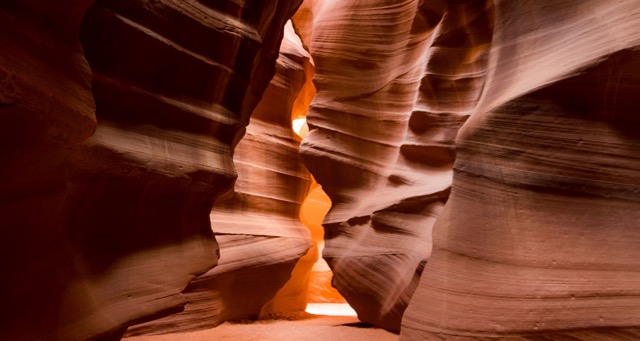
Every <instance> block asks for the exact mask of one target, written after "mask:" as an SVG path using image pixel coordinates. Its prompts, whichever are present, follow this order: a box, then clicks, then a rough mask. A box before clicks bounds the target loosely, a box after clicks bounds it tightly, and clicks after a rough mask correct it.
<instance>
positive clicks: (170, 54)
mask: <svg viewBox="0 0 640 341" xmlns="http://www.w3.org/2000/svg"><path fill="white" fill-rule="evenodd" d="M91 3H92V2H90V1H62V2H60V1H57V2H51V3H49V2H44V1H28V0H25V1H8V2H7V1H5V2H3V3H2V5H0V16H1V17H2V20H0V27H2V31H1V33H0V39H1V43H2V50H1V52H0V61H1V62H0V102H1V106H0V112H1V113H2V115H0V120H2V124H0V126H1V127H2V128H0V129H2V134H0V135H1V138H2V147H0V148H2V149H1V152H0V158H1V159H2V165H3V167H2V174H1V175H2V176H1V179H0V181H2V193H1V195H2V199H3V200H2V203H1V204H0V219H1V220H2V221H1V223H0V226H1V227H2V231H3V234H4V236H3V240H5V241H6V244H7V245H6V246H5V247H3V250H2V257H1V261H0V264H1V267H2V268H1V269H0V270H2V272H3V273H4V274H7V277H6V278H5V279H3V281H2V284H1V287H0V290H2V292H3V293H5V294H6V295H5V296H6V299H5V300H4V301H3V311H5V312H6V313H5V314H3V318H2V321H0V335H1V336H2V338H3V339H7V340H57V339H59V340H84V339H90V338H102V339H109V338H112V339H119V337H120V336H121V335H122V333H123V332H124V330H125V329H126V327H127V326H128V325H130V324H133V323H139V322H142V321H145V320H149V319H152V318H156V317H159V316H162V315H166V314H169V313H172V312H176V311H178V310H180V309H181V306H182V305H184V304H185V303H186V300H185V298H184V296H183V295H182V294H181V293H180V292H181V291H182V290H183V289H184V287H185V286H186V285H187V284H188V283H189V281H190V280H192V279H193V278H194V277H195V276H197V275H199V274H201V273H203V272H205V271H207V270H208V269H210V268H211V267H212V266H213V265H215V264H216V260H217V256H216V252H217V248H218V247H217V245H216V243H215V240H214V238H213V234H212V233H211V227H210V221H209V213H210V210H211V207H212V205H213V201H214V200H215V198H216V197H218V196H219V195H220V194H222V193H224V192H226V191H228V190H230V189H231V188H232V186H233V182H234V179H235V176H236V173H235V170H234V167H233V163H232V160H231V157H232V153H233V148H234V146H235V144H237V142H238V141H239V139H240V137H241V135H242V132H243V131H244V126H245V125H246V124H247V123H248V121H249V116H250V114H251V112H252V111H253V109H254V108H255V106H256V104H257V103H258V101H259V100H260V98H261V96H262V93H263V91H264V90H265V88H266V86H267V85H268V83H269V81H270V79H271V77H272V75H273V73H274V65H275V59H276V58H277V56H278V46H279V44H280V40H281V38H282V34H283V33H282V32H283V26H284V23H285V21H286V20H287V19H288V18H289V17H290V16H291V15H292V14H293V12H294V11H295V8H296V7H297V5H298V4H299V1H269V2H264V3H255V2H251V3H249V2H247V3H245V2H243V1H219V0H216V1H198V2H184V1H177V0H175V1H170V0H163V1H144V0H136V1H108V0H107V1H96V2H95V3H94V4H93V5H92V6H91V8H90V9H89V10H88V11H87V13H86V15H85V10H87V7H89V6H90V5H91ZM83 19H84V21H83V24H82V25H81V21H82V20H83ZM80 26H81V27H80ZM79 36H80V37H81V41H82V48H81V46H80V42H79V40H78V37H79ZM83 52H84V55H83ZM85 55H86V60H85ZM87 60H88V63H87ZM92 80H93V82H91V81H92ZM94 102H95V104H94Z"/></svg>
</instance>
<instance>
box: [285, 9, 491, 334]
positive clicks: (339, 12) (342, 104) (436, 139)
mask: <svg viewBox="0 0 640 341" xmlns="http://www.w3.org/2000/svg"><path fill="white" fill-rule="evenodd" d="M294 19H295V22H296V25H297V26H298V29H299V31H300V32H301V35H302V37H303V39H306V41H307V44H308V46H309V49H310V51H311V54H312V56H313V58H314V61H315V64H316V74H315V77H314V83H315V85H316V87H317V96H316V98H315V99H314V101H313V102H312V105H311V108H310V111H309V114H308V122H309V126H310V132H309V134H308V135H307V137H306V138H305V139H304V142H303V144H302V148H301V152H302V155H303V159H304V161H305V164H306V165H307V167H308V168H309V170H310V171H311V172H312V174H313V175H314V177H315V178H316V179H317V181H318V183H320V184H321V185H322V187H323V189H324V190H325V192H326V193H327V195H328V196H329V197H330V199H331V201H332V207H331V210H330V211H329V213H328V214H327V217H326V218H325V221H324V227H325V243H326V246H325V249H324V253H323V256H324V258H325V259H326V260H327V262H328V263H329V265H330V266H331V268H332V270H333V272H334V278H333V284H334V286H335V287H336V288H337V289H338V290H339V291H340V293H341V294H342V295H343V296H344V297H345V298H346V299H347V301H348V302H349V303H350V304H351V305H352V306H353V308H354V309H355V310H356V311H357V312H358V317H359V318H360V319H361V320H362V321H364V322H367V323H371V324H374V325H377V326H380V327H383V328H387V329H391V330H396V331H397V330H399V329H400V321H401V318H402V314H403V312H404V310H405V308H406V306H407V304H408V302H409V299H410V298H411V295H412V294H413V291H414V290H415V287H416V285H417V282H418V279H419V276H420V274H421V273H422V269H423V267H424V264H425V262H426V261H427V259H428V258H429V255H430V253H431V229H432V226H433V224H434V222H435V219H436V218H437V216H438V215H439V213H440V212H441V210H442V208H443V206H444V203H445V201H446V200H447V197H448V195H449V190H450V187H451V177H452V164H453V160H454V155H455V151H454V139H455V136H456V133H457V130H458V128H459V127H460V126H461V125H462V124H463V122H464V121H465V120H466V118H467V116H468V114H469V113H470V111H471V109H473V107H474V105H475V103H476V102H477V99H478V96H479V94H480V91H481V90H482V85H483V82H484V77H485V72H484V71H485V69H486V66H485V65H486V63H487V52H488V46H489V45H488V44H489V42H490V39H491V35H490V34H489V35H487V34H485V33H487V32H488V33H490V32H491V30H492V25H493V12H492V10H491V4H485V3H480V2H475V1H474V2H453V3H450V4H449V3H447V4H445V3H443V2H439V1H435V2H434V1H425V2H420V1H385V0H371V1H357V2H356V1H340V2H338V1H335V2H305V3H304V4H303V6H302V7H301V9H300V10H299V11H298V13H297V14H296V16H295V17H294Z"/></svg>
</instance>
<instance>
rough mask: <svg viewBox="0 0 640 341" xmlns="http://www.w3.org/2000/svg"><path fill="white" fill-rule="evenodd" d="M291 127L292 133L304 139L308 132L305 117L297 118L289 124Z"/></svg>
mask: <svg viewBox="0 0 640 341" xmlns="http://www.w3.org/2000/svg"><path fill="white" fill-rule="evenodd" d="M291 125H292V127H293V131H295V132H296V134H298V136H300V137H302V138H304V136H305V135H307V133H308V132H309V126H307V118H306V117H298V118H296V119H294V120H293V121H292V122H291Z"/></svg>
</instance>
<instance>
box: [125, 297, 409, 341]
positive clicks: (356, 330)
mask: <svg viewBox="0 0 640 341" xmlns="http://www.w3.org/2000/svg"><path fill="white" fill-rule="evenodd" d="M335 306H337V305H334V304H331V305H315V306H314V307H313V309H312V310H310V309H307V310H308V311H312V312H314V314H309V313H305V314H301V315H297V316H287V317H282V318H281V319H273V320H263V321H242V322H234V323H230V322H226V323H223V324H221V325H219V326H218V327H216V328H213V329H209V330H201V331H196V332H190V333H179V334H165V335H155V336H136V337H130V338H125V339H123V340H125V341H209V340H224V341H226V340H229V341H230V340H234V341H298V340H301V341H320V340H330V341H342V340H359V341H366V340H369V341H397V340H398V335H396V334H393V333H390V332H388V331H386V330H383V329H378V328H373V327H370V326H367V325H364V324H362V323H360V321H358V319H357V318H356V317H355V316H332V315H328V314H336V309H335V308H334V307H335ZM337 308H340V307H337ZM342 311H344V310H342ZM347 313H348V312H347ZM337 314H340V311H338V312H337Z"/></svg>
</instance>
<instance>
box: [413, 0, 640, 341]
mask: <svg viewBox="0 0 640 341" xmlns="http://www.w3.org/2000/svg"><path fill="white" fill-rule="evenodd" d="M495 13H496V24H495V30H494V32H493V39H492V45H491V52H490V61H489V64H488V68H487V79H486V84H485V87H484V90H483V94H482V97H481V98H480V100H479V102H478V105H477V108H476V110H475V111H474V112H473V114H472V116H471V118H470V119H469V121H467V123H466V124H465V125H464V126H463V128H462V130H461V131H460V134H459V136H458V140H457V148H458V149H457V159H456V162H455V165H454V168H455V173H454V180H453V187H452V188H453V189H452V193H451V196H450V198H449V201H448V203H447V205H446V207H445V210H444V212H443V214H442V215H441V216H440V218H439V219H438V222H437V224H436V226H435V230H434V250H433V253H432V258H431V259H430V261H429V263H428V264H427V266H426V268H425V271H424V272H423V276H422V279H421V281H420V284H419V287H418V289H417V290H416V293H415V295H414V297H413V299H412V300H411V303H410V305H409V308H408V309H407V311H406V313H405V317H404V319H403V324H402V332H401V339H403V340H418V339H424V340H441V339H442V340H444V339H446V340H455V339H465V340H466V339H473V340H476V339H483V340H484V339H493V338H501V339H502V338H505V337H507V338H508V339H513V340H525V339H526V340H543V339H544V340H548V339H554V340H560V339H562V340H564V339H567V340H569V339H571V340H575V339H579V340H605V339H607V340H609V339H610V340H637V339H638V338H639V337H640V309H638V307H639V306H640V263H638V261H637V260H638V259H639V258H640V248H638V245H639V244H640V230H638V221H640V220H639V219H640V215H639V213H638V212H640V210H639V208H640V190H639V189H638V184H639V183H640V171H639V170H640V159H639V158H638V155H640V133H639V132H640V116H639V115H637V94H638V92H639V91H640V10H639V7H638V2H637V1H571V0H565V1H554V2H553V3H551V2H541V1H519V2H518V3H517V4H516V3H515V2H512V1H496V2H495Z"/></svg>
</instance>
